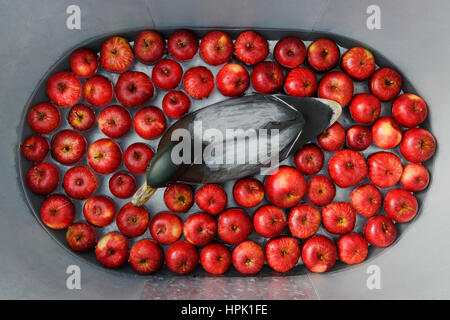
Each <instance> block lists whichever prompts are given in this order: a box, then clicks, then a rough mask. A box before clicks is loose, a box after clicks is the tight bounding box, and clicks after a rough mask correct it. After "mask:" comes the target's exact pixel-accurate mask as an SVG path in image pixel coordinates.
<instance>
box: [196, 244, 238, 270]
mask: <svg viewBox="0 0 450 320" xmlns="http://www.w3.org/2000/svg"><path fill="white" fill-rule="evenodd" d="M200 263H201V265H202V267H203V269H205V271H206V272H209V273H212V274H223V273H225V272H226V271H227V270H228V269H229V268H230V265H231V253H230V249H228V248H227V247H226V246H225V245H223V244H221V243H211V244H209V245H207V246H206V247H204V248H203V249H202V251H201V252H200Z"/></svg>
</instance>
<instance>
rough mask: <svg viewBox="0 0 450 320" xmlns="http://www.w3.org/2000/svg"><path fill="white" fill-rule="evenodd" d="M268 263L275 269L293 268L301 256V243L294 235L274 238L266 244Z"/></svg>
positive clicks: (285, 269) (282, 270) (285, 270)
mask: <svg viewBox="0 0 450 320" xmlns="http://www.w3.org/2000/svg"><path fill="white" fill-rule="evenodd" d="M265 251H266V258H267V264H268V265H269V266H270V267H271V268H272V269H273V270H275V271H278V272H287V271H289V270H291V269H292V268H293V267H295V265H296V264H297V262H298V259H299V258H300V245H299V244H298V242H297V240H295V239H294V238H292V237H280V238H277V239H272V240H270V241H269V242H268V243H267V244H266V250H265Z"/></svg>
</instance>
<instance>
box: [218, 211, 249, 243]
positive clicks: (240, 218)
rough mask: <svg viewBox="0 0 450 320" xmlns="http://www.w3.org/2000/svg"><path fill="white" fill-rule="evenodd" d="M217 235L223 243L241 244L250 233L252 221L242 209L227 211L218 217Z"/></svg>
mask: <svg viewBox="0 0 450 320" xmlns="http://www.w3.org/2000/svg"><path fill="white" fill-rule="evenodd" d="M217 233H218V234H219V237H220V238H221V239H222V240H223V241H225V242H228V243H232V244H238V243H241V242H242V241H244V240H245V239H247V237H248V236H249V235H250V233H252V220H251V219H250V217H249V215H248V214H247V213H246V212H245V211H244V210H243V209H240V208H231V209H227V210H225V211H224V212H222V213H221V215H220V216H219V222H218V227H217Z"/></svg>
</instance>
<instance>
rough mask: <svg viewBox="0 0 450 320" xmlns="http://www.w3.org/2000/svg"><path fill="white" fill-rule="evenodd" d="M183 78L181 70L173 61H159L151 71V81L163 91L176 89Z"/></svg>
mask: <svg viewBox="0 0 450 320" xmlns="http://www.w3.org/2000/svg"><path fill="white" fill-rule="evenodd" d="M182 76H183V69H182V68H181V66H180V64H179V63H178V62H176V61H175V60H170V59H163V60H160V61H159V62H158V63H157V64H156V65H155V66H154V67H153V70H152V80H153V82H154V83H155V85H156V86H157V87H158V88H160V89H163V90H172V89H175V88H176V87H178V85H179V84H180V81H181V77H182Z"/></svg>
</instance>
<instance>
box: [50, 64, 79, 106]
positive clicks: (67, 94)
mask: <svg viewBox="0 0 450 320" xmlns="http://www.w3.org/2000/svg"><path fill="white" fill-rule="evenodd" d="M46 89H47V95H48V97H49V98H50V100H51V101H52V102H53V103H54V104H56V105H57V106H60V107H71V106H73V105H74V104H76V103H77V102H78V101H79V100H80V99H81V81H80V80H79V79H78V78H77V77H75V76H74V75H73V74H72V73H70V72H67V71H63V72H59V73H55V74H54V75H52V76H51V77H50V78H49V79H48V81H47V86H46Z"/></svg>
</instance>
